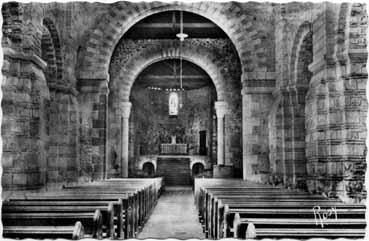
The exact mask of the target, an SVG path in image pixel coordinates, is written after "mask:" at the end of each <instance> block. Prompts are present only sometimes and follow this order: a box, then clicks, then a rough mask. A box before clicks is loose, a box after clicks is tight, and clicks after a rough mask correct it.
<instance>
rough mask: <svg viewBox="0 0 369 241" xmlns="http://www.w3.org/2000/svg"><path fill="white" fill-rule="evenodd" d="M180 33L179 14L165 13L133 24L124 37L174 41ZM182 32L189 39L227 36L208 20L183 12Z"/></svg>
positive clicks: (176, 12)
mask: <svg viewBox="0 0 369 241" xmlns="http://www.w3.org/2000/svg"><path fill="white" fill-rule="evenodd" d="M179 32H180V12H179V11H167V12H161V13H158V14H154V15H151V16H149V17H147V18H145V19H143V20H141V21H140V22H138V23H137V24H135V25H134V26H133V27H132V28H131V29H129V30H128V32H127V33H126V34H125V35H124V38H131V39H174V38H176V34H177V33H179ZM183 32H184V33H186V34H188V35H189V38H227V35H226V34H225V33H224V32H223V30H221V29H220V28H219V27H218V26H217V25H216V24H214V23H213V22H211V21H210V20H208V19H206V18H204V17H202V16H200V15H197V14H193V13H189V12H183Z"/></svg>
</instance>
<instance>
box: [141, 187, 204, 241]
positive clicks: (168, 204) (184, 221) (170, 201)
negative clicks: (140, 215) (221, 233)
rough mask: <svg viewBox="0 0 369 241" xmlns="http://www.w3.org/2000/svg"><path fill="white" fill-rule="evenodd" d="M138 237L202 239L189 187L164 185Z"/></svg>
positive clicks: (202, 235)
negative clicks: (163, 190)
mask: <svg viewBox="0 0 369 241" xmlns="http://www.w3.org/2000/svg"><path fill="white" fill-rule="evenodd" d="M138 238H139V239H145V238H154V239H165V238H177V239H190V238H195V239H204V238H205V235H204V234H203V232H202V228H201V224H200V223H199V220H198V215H197V210H196V208H195V205H194V197H193V192H192V189H191V187H165V192H164V193H163V195H162V196H161V197H160V198H159V201H158V203H157V205H156V207H155V208H154V211H153V212H152V214H151V216H150V218H149V220H148V221H147V223H146V224H145V226H144V228H143V230H142V232H141V233H140V234H139V235H138Z"/></svg>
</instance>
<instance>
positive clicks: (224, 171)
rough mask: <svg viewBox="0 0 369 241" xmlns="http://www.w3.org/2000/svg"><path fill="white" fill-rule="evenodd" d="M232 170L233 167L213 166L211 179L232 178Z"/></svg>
mask: <svg viewBox="0 0 369 241" xmlns="http://www.w3.org/2000/svg"><path fill="white" fill-rule="evenodd" d="M233 174H234V170H233V166H225V165H214V166H213V177H214V178H233Z"/></svg>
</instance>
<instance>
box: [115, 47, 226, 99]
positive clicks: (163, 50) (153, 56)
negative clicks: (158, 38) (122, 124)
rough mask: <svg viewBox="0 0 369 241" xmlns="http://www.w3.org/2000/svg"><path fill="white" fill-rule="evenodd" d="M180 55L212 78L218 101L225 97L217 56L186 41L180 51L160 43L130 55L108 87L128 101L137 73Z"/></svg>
mask: <svg viewBox="0 0 369 241" xmlns="http://www.w3.org/2000/svg"><path fill="white" fill-rule="evenodd" d="M180 57H182V58H183V59H184V60H187V61H189V62H192V63H194V64H196V65H198V66H199V67H201V68H202V69H203V70H204V71H205V72H206V73H207V74H208V75H209V76H210V78H211V79H212V81H213V83H214V86H215V89H216V92H217V99H218V101H223V100H224V99H225V94H226V93H225V87H224V83H225V81H226V78H225V76H224V74H223V73H222V72H221V66H220V63H219V62H218V61H217V56H215V55H214V54H213V53H212V52H211V51H210V50H208V49H207V48H205V47H200V46H196V47H194V46H192V45H190V44H186V42H185V43H184V44H183V47H182V51H181V53H179V49H178V48H176V47H173V46H162V45H160V46H152V48H147V49H145V50H143V51H141V52H139V54H137V55H136V56H132V57H131V61H129V62H128V63H127V64H126V65H125V66H124V68H122V69H121V72H120V73H119V75H118V76H117V77H116V78H114V79H112V80H111V82H110V83H109V85H110V86H109V89H110V90H111V91H113V90H118V91H119V98H120V99H121V100H123V101H129V96H130V91H131V87H132V85H133V83H134V81H135V80H136V78H137V77H138V75H139V74H140V73H141V72H142V71H143V70H144V69H145V68H147V67H148V66H150V65H151V64H153V63H155V62H159V61H162V60H165V59H176V58H180Z"/></svg>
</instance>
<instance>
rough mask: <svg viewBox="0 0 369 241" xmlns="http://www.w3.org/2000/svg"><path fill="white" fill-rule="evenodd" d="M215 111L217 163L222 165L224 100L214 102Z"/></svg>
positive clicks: (225, 109) (223, 162)
mask: <svg viewBox="0 0 369 241" xmlns="http://www.w3.org/2000/svg"><path fill="white" fill-rule="evenodd" d="M215 111H216V114H217V127H218V129H217V130H218V132H217V134H218V137H217V143H218V151H217V164H218V165H224V164H225V160H224V116H225V114H226V111H227V104H226V103H225V102H224V101H217V102H215Z"/></svg>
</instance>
